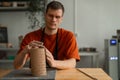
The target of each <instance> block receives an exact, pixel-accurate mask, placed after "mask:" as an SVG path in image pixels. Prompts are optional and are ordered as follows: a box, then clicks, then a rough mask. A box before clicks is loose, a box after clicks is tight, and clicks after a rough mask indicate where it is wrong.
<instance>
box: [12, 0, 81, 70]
mask: <svg viewBox="0 0 120 80" xmlns="http://www.w3.org/2000/svg"><path fill="white" fill-rule="evenodd" d="M63 14H64V7H63V5H62V4H61V3H60V2H58V1H52V2H50V3H49V4H48V5H47V8H46V12H45V22H46V24H45V27H44V28H40V29H39V30H36V31H33V32H30V33H28V34H27V35H26V36H25V37H24V39H23V41H22V43H21V47H20V50H19V51H18V54H17V56H16V58H15V60H14V67H15V68H16V69H20V68H22V67H23V66H24V64H25V63H26V61H27V60H28V59H29V58H30V54H29V50H30V49H31V48H33V47H34V48H37V47H39V46H41V42H43V45H44V46H45V48H46V56H47V57H46V60H47V63H48V64H49V66H50V67H52V68H56V69H67V68H74V67H75V66H76V61H78V60H80V57H79V54H78V47H77V43H76V39H75V36H74V35H73V33H72V32H70V31H67V30H65V29H62V28H59V25H60V23H61V21H62V19H63Z"/></svg>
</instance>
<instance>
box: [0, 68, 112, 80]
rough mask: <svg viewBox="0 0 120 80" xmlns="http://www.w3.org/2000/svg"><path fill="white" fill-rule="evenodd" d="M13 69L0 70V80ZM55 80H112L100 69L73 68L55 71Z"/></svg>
mask: <svg viewBox="0 0 120 80" xmlns="http://www.w3.org/2000/svg"><path fill="white" fill-rule="evenodd" d="M11 71H13V69H0V78H2V77H3V76H5V75H7V74H8V73H10V72H11ZM55 80H112V78H111V77H109V76H108V75H107V74H106V73H105V72H104V71H103V70H102V69H101V68H74V69H66V70H57V71H56V74H55Z"/></svg>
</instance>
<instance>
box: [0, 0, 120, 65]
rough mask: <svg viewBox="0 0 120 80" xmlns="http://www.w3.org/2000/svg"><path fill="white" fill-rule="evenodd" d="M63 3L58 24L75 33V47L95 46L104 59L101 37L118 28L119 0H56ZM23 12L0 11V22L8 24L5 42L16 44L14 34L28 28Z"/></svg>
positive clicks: (17, 34)
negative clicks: (63, 7) (61, 14)
mask: <svg viewBox="0 0 120 80" xmlns="http://www.w3.org/2000/svg"><path fill="white" fill-rule="evenodd" d="M59 1H60V2H62V3H63V4H64V6H65V14H64V19H63V23H62V24H61V27H64V28H65V29H68V30H71V31H72V32H74V33H77V42H78V46H79V47H85V46H91V47H96V48H97V50H98V51H99V53H100V58H101V61H100V63H101V64H102V63H103V59H104V39H106V38H111V36H112V35H116V30H117V29H120V22H119V21H120V5H119V4H120V0H59ZM27 20H28V19H27V17H26V15H25V12H0V24H3V25H5V26H7V27H8V33H9V34H8V36H9V42H11V43H12V44H14V45H15V46H18V36H19V35H24V34H26V33H27V32H29V31H31V30H30V29H28V26H29V24H28V21H27Z"/></svg>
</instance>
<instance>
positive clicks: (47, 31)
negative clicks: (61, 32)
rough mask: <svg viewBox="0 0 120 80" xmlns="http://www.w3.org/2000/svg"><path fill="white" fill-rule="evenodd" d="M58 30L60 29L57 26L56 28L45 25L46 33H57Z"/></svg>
mask: <svg viewBox="0 0 120 80" xmlns="http://www.w3.org/2000/svg"><path fill="white" fill-rule="evenodd" d="M57 30H58V28H56V29H48V28H47V27H45V33H46V34H47V35H53V34H56V33H57Z"/></svg>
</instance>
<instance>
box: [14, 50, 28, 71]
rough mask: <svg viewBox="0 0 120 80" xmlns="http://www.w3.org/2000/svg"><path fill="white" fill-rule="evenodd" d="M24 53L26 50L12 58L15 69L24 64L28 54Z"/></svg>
mask: <svg viewBox="0 0 120 80" xmlns="http://www.w3.org/2000/svg"><path fill="white" fill-rule="evenodd" d="M26 53H27V52H26V50H22V51H21V52H20V53H19V54H17V55H16V58H15V60H14V68H15V69H20V68H22V67H23V66H24V64H25V62H26V59H27V55H28V54H26Z"/></svg>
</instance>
